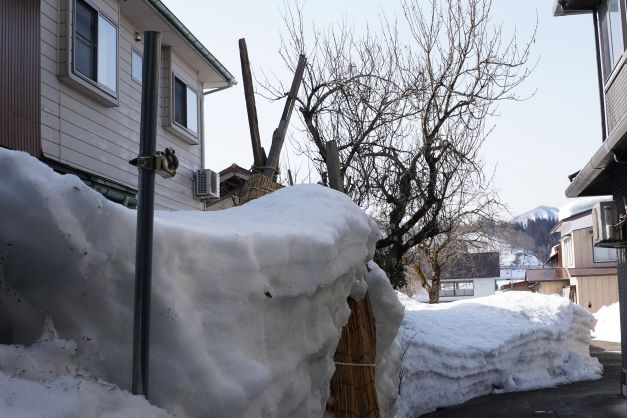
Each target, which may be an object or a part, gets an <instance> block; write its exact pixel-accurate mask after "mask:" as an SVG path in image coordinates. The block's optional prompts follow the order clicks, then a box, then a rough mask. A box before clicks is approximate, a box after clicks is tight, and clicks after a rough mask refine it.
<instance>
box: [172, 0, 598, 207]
mask: <svg viewBox="0 0 627 418" xmlns="http://www.w3.org/2000/svg"><path fill="white" fill-rule="evenodd" d="M164 3H165V4H166V5H167V6H168V7H169V8H170V9H171V10H172V12H173V13H174V14H175V15H176V16H177V17H178V18H179V19H180V20H181V21H182V22H183V23H184V24H185V25H186V26H187V27H188V29H190V30H191V31H192V33H194V34H195V35H196V37H198V39H199V40H200V41H201V42H202V43H203V44H204V45H205V46H206V47H207V48H208V49H209V50H210V51H211V53H212V54H213V55H214V56H215V57H216V58H218V60H220V62H221V63H222V64H224V65H225V66H226V68H228V69H229V71H230V72H231V73H232V74H233V75H234V76H235V77H236V79H237V80H238V82H239V84H238V85H237V86H235V87H233V88H230V89H228V90H225V91H221V92H218V93H215V94H213V95H209V96H206V98H205V139H206V145H207V146H206V165H207V167H208V168H211V169H213V170H217V171H220V170H222V169H224V168H226V167H227V166H229V165H230V164H231V163H237V164H238V165H240V166H242V167H246V168H248V167H250V165H251V164H252V151H251V146H250V137H249V131H248V122H247V116H246V106H245V102H244V93H243V87H242V84H241V71H240V63H239V50H238V44H237V42H238V39H239V38H246V42H247V45H248V53H249V57H250V60H251V63H252V67H253V72H254V73H255V75H256V77H257V78H262V77H263V76H262V74H261V73H262V71H263V72H264V73H266V74H270V75H272V74H274V75H276V76H277V77H279V78H281V79H282V80H284V82H285V84H288V85H289V83H290V81H291V74H286V73H285V72H284V69H283V65H282V62H281V59H280V57H279V55H278V49H279V46H280V32H281V31H282V30H283V21H282V18H281V9H282V7H283V1H281V0H278V1H252V0H244V1H231V2H211V3H209V2H206V1H202V0H178V1H174V0H164ZM552 4H553V1H552V0H528V1H523V2H512V1H509V0H494V1H493V5H492V11H493V20H494V22H495V23H499V22H501V23H503V25H504V28H505V29H506V30H509V31H512V30H514V29H516V33H517V35H518V37H519V39H520V40H521V42H522V41H525V40H527V39H529V37H530V34H531V30H532V29H533V27H534V26H535V24H536V19H537V21H538V31H537V34H536V38H535V43H534V44H533V47H532V59H533V60H534V61H535V60H538V63H537V66H536V69H535V71H534V73H533V74H532V75H531V76H530V77H529V79H528V80H527V81H526V82H525V84H524V85H523V86H522V87H521V88H520V89H519V90H518V93H519V94H520V95H521V96H529V95H532V97H530V98H529V99H528V100H526V101H522V102H514V103H504V104H502V105H501V106H500V108H499V116H497V117H494V118H492V119H491V120H490V121H489V124H490V126H493V127H494V129H493V131H492V133H491V134H490V136H489V137H488V140H487V141H486V143H485V145H484V155H485V160H486V163H487V167H488V169H489V170H490V171H494V178H495V185H496V188H497V189H498V191H499V194H500V196H501V199H502V200H503V201H504V203H506V204H507V205H508V207H509V209H510V211H511V213H512V214H514V215H516V214H519V213H522V212H524V211H527V210H530V209H533V208H535V207H536V206H538V205H549V206H556V207H560V206H561V205H563V204H565V203H566V202H567V199H566V198H565V197H564V190H565V188H566V186H567V185H568V179H567V176H568V175H569V174H571V173H573V172H575V171H577V170H579V169H581V168H582V167H583V166H584V165H585V163H586V162H587V161H588V160H589V158H590V157H591V156H592V154H593V153H594V152H595V151H596V150H597V149H598V147H599V146H600V144H601V127H600V116H599V102H598V97H599V96H598V89H597V74H596V59H595V50H594V30H593V25H592V18H591V16H590V15H582V16H571V17H553V16H552V14H551V8H552ZM304 10H305V22H306V23H308V22H309V23H310V22H315V24H316V25H318V26H325V25H328V24H330V23H332V22H333V21H334V20H337V19H339V18H342V17H343V18H345V19H346V20H347V21H348V22H351V23H354V24H355V25H356V26H358V25H365V24H366V23H369V24H371V25H376V24H377V23H378V21H379V16H380V15H381V14H382V13H383V12H384V13H385V15H386V16H387V17H388V19H389V18H395V17H396V18H398V19H399V20H401V19H402V15H401V14H400V13H399V2H398V1H397V0H393V1H389V0H388V1H383V0H359V1H358V0H344V1H341V0H315V1H313V0H310V1H308V2H306V3H305V8H304ZM256 100H257V113H258V116H259V125H260V133H261V137H262V144H263V145H264V146H265V148H266V149H269V147H270V141H271V135H272V132H273V130H274V128H275V127H276V126H277V124H278V120H279V117H280V114H281V111H282V108H283V102H280V103H278V102H277V103H269V102H267V101H266V100H264V99H263V98H261V97H257V98H256ZM295 117H296V116H295ZM293 120H294V119H293ZM298 161H299V160H298V159H297V158H295V157H293V156H292V157H291V164H292V167H293V169H295V171H299V173H298V175H299V177H300V178H301V179H303V177H304V174H305V172H306V171H307V170H308V168H307V165H306V164H305V163H304V162H303V161H300V163H298ZM298 164H300V170H298Z"/></svg>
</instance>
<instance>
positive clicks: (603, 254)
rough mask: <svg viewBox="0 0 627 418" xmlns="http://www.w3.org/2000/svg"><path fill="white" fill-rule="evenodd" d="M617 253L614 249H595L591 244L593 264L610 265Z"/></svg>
mask: <svg viewBox="0 0 627 418" xmlns="http://www.w3.org/2000/svg"><path fill="white" fill-rule="evenodd" d="M616 256H617V253H616V249H615V248H603V247H595V246H594V242H593V243H592V257H593V260H594V262H595V263H610V262H612V261H616V259H617V257H616Z"/></svg>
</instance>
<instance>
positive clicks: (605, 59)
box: [597, 0, 627, 86]
mask: <svg viewBox="0 0 627 418" xmlns="http://www.w3.org/2000/svg"><path fill="white" fill-rule="evenodd" d="M610 1H612V0H606V1H604V2H603V3H602V4H601V5H600V6H599V7H598V9H597V24H598V28H599V35H598V39H597V42H598V46H599V52H600V54H601V70H602V71H601V73H602V77H603V83H604V85H605V86H608V85H610V84H611V83H612V81H613V79H614V75H615V74H616V73H617V68H620V67H622V64H623V62H624V61H625V52H626V51H627V13H626V11H625V7H626V5H625V1H624V0H616V1H617V2H618V15H619V22H620V25H619V29H620V36H618V41H619V42H621V43H622V52H621V53H620V55H617V56H614V54H613V52H612V51H613V49H614V48H613V42H612V40H613V37H612V36H611V35H612V30H611V28H610V27H609V26H608V23H607V22H609V25H610V26H611V23H612V22H611V20H610V19H607V18H606V23H605V25H604V24H603V19H602V18H603V16H604V15H602V9H603V8H604V7H605V8H607V10H609V2H610ZM605 16H607V17H609V13H607V14H606V15H605ZM607 29H609V30H607ZM608 34H609V35H610V36H608ZM610 38H611V39H610ZM606 42H607V45H606Z"/></svg>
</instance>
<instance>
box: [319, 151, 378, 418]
mask: <svg viewBox="0 0 627 418" xmlns="http://www.w3.org/2000/svg"><path fill="white" fill-rule="evenodd" d="M326 151H327V161H326V163H327V171H328V174H329V186H331V188H333V189H335V190H338V191H340V192H342V193H343V192H344V181H343V180H342V173H341V168H340V156H339V152H338V149H337V143H336V142H335V141H334V140H333V141H329V142H327V144H326ZM348 305H349V307H350V308H351V315H350V317H349V318H348V322H347V323H346V325H344V328H342V334H341V336H340V341H339V343H338V345H337V348H336V350H335V355H334V356H333V360H334V361H335V373H334V374H333V377H332V378H331V384H330V386H331V388H330V389H331V401H330V402H329V403H328V404H327V410H328V411H329V412H332V413H333V414H334V416H335V418H355V417H359V418H380V413H379V403H378V401H377V389H376V386H375V363H376V346H377V333H376V325H375V321H374V314H373V312H372V306H371V304H370V297H369V296H368V294H367V293H366V296H364V298H363V299H360V300H355V299H353V298H351V297H349V298H348Z"/></svg>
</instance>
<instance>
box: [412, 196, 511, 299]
mask: <svg viewBox="0 0 627 418" xmlns="http://www.w3.org/2000/svg"><path fill="white" fill-rule="evenodd" d="M466 188H467V189H469V190H473V191H474V192H473V193H464V196H465V197H466V198H467V199H468V200H466V201H463V202H457V206H455V205H453V206H451V204H447V205H446V207H445V209H444V210H443V211H442V212H441V213H440V216H439V220H438V222H439V227H438V229H439V230H441V231H443V232H441V233H439V234H437V235H435V236H431V237H429V238H427V239H425V240H424V241H422V242H420V243H419V244H417V245H416V246H414V247H413V248H412V249H411V250H410V251H408V252H407V253H406V254H405V256H404V262H403V264H404V265H405V266H408V267H409V268H410V269H411V272H410V275H412V276H415V277H416V279H417V281H418V283H419V284H420V286H422V287H423V288H424V289H425V290H426V291H427V293H428V295H429V303H438V302H439V300H440V289H441V280H442V276H443V274H444V273H445V272H446V271H451V270H452V266H453V265H454V264H458V263H461V264H462V265H464V266H465V268H467V270H468V273H472V269H473V268H474V267H476V266H468V265H466V264H467V260H468V253H469V252H480V251H485V250H486V248H489V247H491V246H493V245H494V244H496V243H497V242H498V241H497V238H495V237H494V235H493V228H492V227H493V225H494V222H495V219H497V217H498V213H497V212H498V211H499V210H502V209H503V208H502V206H501V204H500V202H499V200H498V198H497V197H496V196H494V195H493V194H492V193H491V192H490V191H489V189H484V188H477V187H476V185H472V186H469V185H467V186H466ZM469 277H470V276H469Z"/></svg>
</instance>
